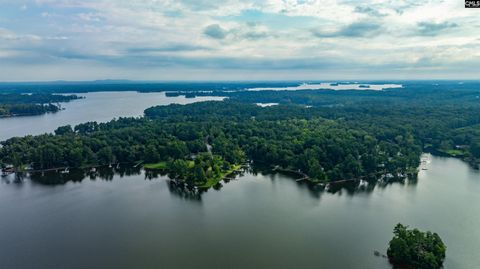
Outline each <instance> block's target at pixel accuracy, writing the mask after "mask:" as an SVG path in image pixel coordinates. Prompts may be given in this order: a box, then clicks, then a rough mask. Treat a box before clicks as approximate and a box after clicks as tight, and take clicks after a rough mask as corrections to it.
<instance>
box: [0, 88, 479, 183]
mask: <svg viewBox="0 0 480 269" xmlns="http://www.w3.org/2000/svg"><path fill="white" fill-rule="evenodd" d="M192 85H194V86H195V87H197V89H203V88H204V87H207V86H206V85H209V84H199V85H196V84H192ZM220 85H222V84H220ZM232 85H237V84H233V83H232V84H231V87H234V86H232ZM238 85H241V84H238ZM238 85H237V86H235V87H240V86H238ZM144 87H146V86H144ZM192 87H193V86H192ZM179 93H184V92H183V91H179ZM190 94H194V95H222V96H227V97H229V101H224V102H205V103H195V104H190V105H185V106H182V105H169V106H157V107H152V108H149V109H147V110H145V117H143V118H137V119H134V118H120V119H117V120H113V121H111V122H108V123H96V122H89V123H84V124H80V125H77V126H75V127H71V126H63V127H60V128H58V129H57V130H56V132H55V134H45V135H41V136H35V137H32V136H27V137H24V138H12V139H9V140H7V141H5V142H2V148H1V149H0V162H1V163H3V164H13V165H15V166H16V167H17V168H19V169H21V168H24V167H27V166H32V168H33V169H48V168H53V167H88V166H96V165H107V164H112V163H118V162H122V163H137V162H143V163H145V164H147V165H146V168H150V169H163V170H165V171H168V172H169V173H170V176H171V177H173V178H177V179H181V180H184V181H187V182H189V183H191V184H195V185H202V186H203V185H208V186H210V185H212V184H213V183H215V181H216V180H218V179H219V178H221V177H223V176H225V175H227V174H228V173H231V172H232V171H233V170H235V168H236V167H238V166H239V165H241V164H243V163H245V162H247V161H252V162H254V163H258V164H266V165H268V166H270V167H275V168H276V169H281V170H284V171H290V172H294V173H297V174H299V175H301V176H306V177H308V179H309V180H310V181H312V182H331V181H341V180H349V179H359V178H378V177H381V178H384V179H385V178H403V177H406V176H408V175H410V176H415V174H416V172H417V171H416V170H417V167H418V164H419V157H420V154H421V153H422V152H424V151H430V152H433V153H435V154H442V155H448V156H455V157H460V158H463V159H464V160H466V161H468V162H469V163H470V164H471V165H472V166H473V167H475V168H478V163H479V160H480V128H479V127H480V97H479V96H480V90H479V84H478V83H476V82H469V83H458V82H443V83H440V84H433V83H431V82H421V83H420V82H419V83H406V84H405V85H404V88H402V89H390V90H388V89H387V90H384V91H370V90H363V91H333V90H306V91H236V90H234V91H228V92H227V91H223V90H215V91H213V92H209V93H207V92H204V91H200V90H199V91H194V92H190ZM259 102H265V103H279V104H280V105H278V106H271V107H260V106H257V105H255V104H252V103H259Z"/></svg>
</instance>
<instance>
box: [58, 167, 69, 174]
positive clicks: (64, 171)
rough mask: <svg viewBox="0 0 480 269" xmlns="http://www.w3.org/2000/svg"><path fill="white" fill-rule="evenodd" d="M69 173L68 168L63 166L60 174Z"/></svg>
mask: <svg viewBox="0 0 480 269" xmlns="http://www.w3.org/2000/svg"><path fill="white" fill-rule="evenodd" d="M68 173H70V170H69V169H68V167H67V168H65V170H63V171H61V172H60V174H68Z"/></svg>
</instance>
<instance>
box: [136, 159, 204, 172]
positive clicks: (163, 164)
mask: <svg viewBox="0 0 480 269" xmlns="http://www.w3.org/2000/svg"><path fill="white" fill-rule="evenodd" d="M194 166H195V162H194V161H188V168H190V169H192V168H193V167H194ZM143 168H145V169H150V170H166V169H168V163H167V162H165V161H163V162H158V163H147V164H145V165H144V166H143Z"/></svg>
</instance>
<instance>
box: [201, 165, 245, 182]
mask: <svg viewBox="0 0 480 269" xmlns="http://www.w3.org/2000/svg"><path fill="white" fill-rule="evenodd" d="M241 167H242V166H241V165H239V164H238V165H233V166H232V168H230V169H229V170H227V171H222V172H221V173H220V175H218V176H216V177H214V178H209V179H208V180H207V182H206V183H205V184H203V185H199V186H198V187H200V188H210V187H213V186H214V185H215V184H217V183H218V182H220V181H222V180H223V179H224V178H225V177H226V176H228V175H229V174H231V173H233V172H235V171H237V170H238V169H240V168H241Z"/></svg>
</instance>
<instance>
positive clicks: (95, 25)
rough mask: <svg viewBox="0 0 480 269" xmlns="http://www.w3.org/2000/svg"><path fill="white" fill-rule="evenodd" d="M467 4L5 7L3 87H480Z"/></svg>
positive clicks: (0, 56) (53, 3) (175, 1)
mask: <svg viewBox="0 0 480 269" xmlns="http://www.w3.org/2000/svg"><path fill="white" fill-rule="evenodd" d="M479 70H480V9H465V8H464V2H463V0H430V1H429V0H426V1H418V0H383V1H382V0H365V1H361V0H243V1H233V0H150V1H147V0H143V1H142V0H116V1H113V0H94V1H93V0H81V1H80V0H30V1H23V0H12V1H10V0H0V81H48V80H97V79H131V80H335V79H337V80H340V79H365V80H371V79H379V80H381V79H405V80H408V79H479V78H480V77H479V75H478V74H479Z"/></svg>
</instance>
